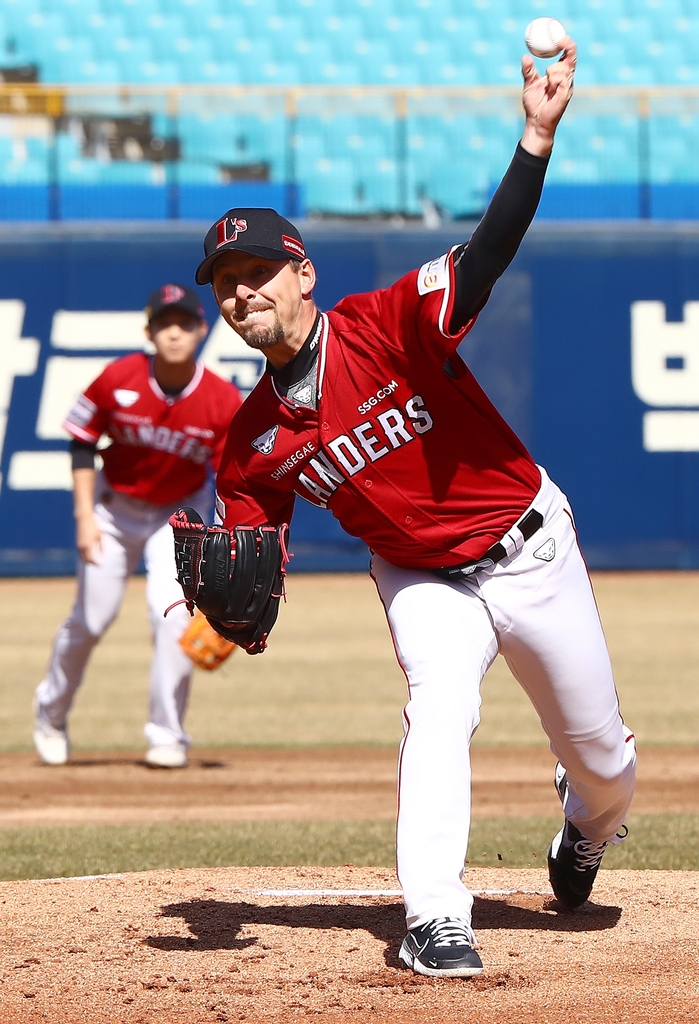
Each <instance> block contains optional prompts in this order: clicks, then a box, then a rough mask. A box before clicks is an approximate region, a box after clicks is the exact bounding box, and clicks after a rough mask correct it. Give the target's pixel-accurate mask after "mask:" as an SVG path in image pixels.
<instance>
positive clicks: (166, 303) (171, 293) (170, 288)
mask: <svg viewBox="0 0 699 1024" xmlns="http://www.w3.org/2000/svg"><path fill="white" fill-rule="evenodd" d="M173 306H177V308H178V309H183V310H184V311H185V313H189V315H190V316H196V317H198V318H199V320H203V319H204V307H203V306H202V304H201V302H200V301H199V296H198V295H197V293H196V292H195V291H193V290H192V289H191V288H185V287H184V285H181V284H164V285H161V287H160V288H156V290H155V291H154V292H152V294H151V296H150V298H149V299H148V305H147V306H146V310H145V313H146V317H147V319H148V323H150V322H151V320H152V319H153V318H154V317H156V316H159V315H160V314H161V313H164V312H165V311H166V310H168V309H171V308H172V307H173Z"/></svg>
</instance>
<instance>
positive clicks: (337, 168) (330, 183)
mask: <svg viewBox="0 0 699 1024" xmlns="http://www.w3.org/2000/svg"><path fill="white" fill-rule="evenodd" d="M304 184H305V186H306V207H307V209H308V212H309V213H311V214H313V213H340V214H358V213H360V212H361V206H362V198H361V195H360V194H358V190H357V181H356V178H355V172H354V167H353V164H352V161H351V160H329V159H328V158H327V157H321V158H320V159H318V160H317V161H316V162H315V163H314V164H313V166H312V167H311V168H310V169H309V170H308V171H307V172H306V174H305V175H304Z"/></svg>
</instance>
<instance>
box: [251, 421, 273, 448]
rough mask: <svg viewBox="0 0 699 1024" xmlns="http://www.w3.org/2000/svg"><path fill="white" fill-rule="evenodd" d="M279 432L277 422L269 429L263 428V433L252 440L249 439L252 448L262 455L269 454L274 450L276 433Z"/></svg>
mask: <svg viewBox="0 0 699 1024" xmlns="http://www.w3.org/2000/svg"><path fill="white" fill-rule="evenodd" d="M278 433H279V424H278V423H277V425H276V426H275V427H272V428H271V429H270V430H265V432H264V434H260V436H259V437H256V438H255V440H254V441H251V442H250V443H251V444H252V446H253V448H254V449H255V450H256V451H258V452H260V453H261V454H262V455H271V454H272V451H273V450H274V442H275V441H276V440H277V434H278Z"/></svg>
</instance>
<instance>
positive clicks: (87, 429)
mask: <svg viewBox="0 0 699 1024" xmlns="http://www.w3.org/2000/svg"><path fill="white" fill-rule="evenodd" d="M109 370H110V367H109V366H108V367H107V368H106V369H105V370H104V371H103V372H102V373H101V374H100V375H99V377H97V379H96V380H94V381H93V382H92V384H90V386H89V387H88V388H86V390H85V391H84V392H83V394H82V395H80V396H79V397H78V399H77V400H76V401H75V403H74V405H73V407H72V408H71V410H70V412H69V413H68V415H67V416H66V418H65V420H64V421H63V429H64V430H67V431H68V433H69V434H70V435H71V436H72V437H75V438H77V440H78V441H84V442H85V443H86V444H97V442H98V441H99V439H100V437H101V436H102V434H104V433H106V432H107V428H108V426H109V408H108V401H109V395H110V389H109V386H108V382H107V380H106V379H105V375H107V374H108V373H109Z"/></svg>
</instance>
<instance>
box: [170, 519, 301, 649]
mask: <svg viewBox="0 0 699 1024" xmlns="http://www.w3.org/2000/svg"><path fill="white" fill-rule="evenodd" d="M170 526H172V529H173V533H174V535H175V560H176V563H177V578H178V580H179V581H180V586H181V587H182V590H183V593H184V600H185V603H186V605H187V608H188V609H189V611H190V613H191V614H194V607H195V605H196V607H197V608H199V610H200V611H201V612H203V614H204V615H205V616H206V618H207V620H208V621H209V623H210V624H211V625H212V626H213V628H214V629H215V630H216V632H217V633H218V634H219V635H220V636H222V637H225V639H226V640H230V641H231V642H232V643H235V644H238V646H239V647H243V648H245V650H246V651H247V652H248V654H259V653H260V652H261V651H264V649H265V647H266V646H267V637H268V636H269V633H270V631H271V629H272V626H273V625H274V623H275V622H276V620H277V613H278V611H279V600H280V598H281V597H282V595H283V593H284V575H285V571H284V567H285V565H286V563H287V562H288V560H289V556H288V554H287V550H286V538H287V535H288V530H289V528H288V526H287V525H286V523H284V524H283V525H282V526H279V527H275V526H258V527H254V526H236V527H235V528H234V529H233V530H226V529H224V528H223V527H221V526H209V527H207V526H205V524H204V521H203V519H202V518H201V516H200V515H199V513H198V512H197V511H195V509H193V508H181V509H179V510H178V511H177V512H176V513H175V514H174V515H173V516H171V517H170ZM168 610H169V609H168ZM165 614H167V612H166V613H165Z"/></svg>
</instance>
